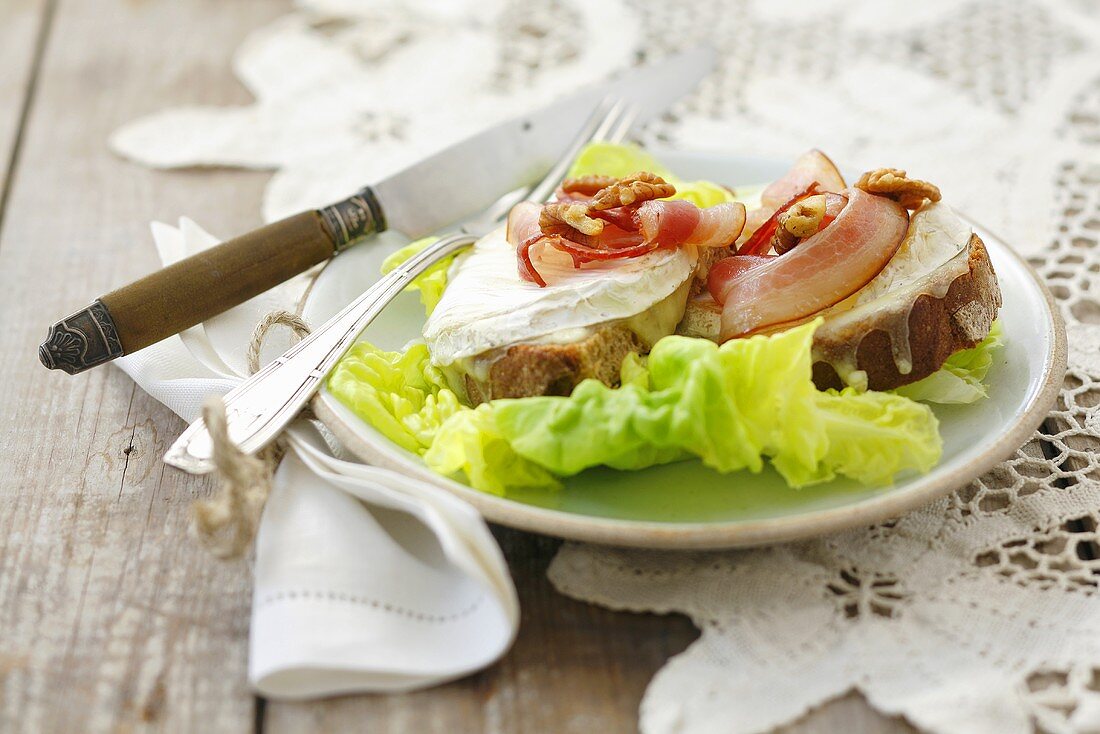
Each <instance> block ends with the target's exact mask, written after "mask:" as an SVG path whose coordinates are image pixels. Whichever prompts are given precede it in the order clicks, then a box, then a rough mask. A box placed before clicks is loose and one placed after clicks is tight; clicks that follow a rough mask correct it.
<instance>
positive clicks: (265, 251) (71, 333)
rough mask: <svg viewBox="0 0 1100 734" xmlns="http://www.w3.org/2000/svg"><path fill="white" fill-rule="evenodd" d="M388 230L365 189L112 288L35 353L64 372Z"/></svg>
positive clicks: (119, 352)
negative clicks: (119, 286)
mask: <svg viewBox="0 0 1100 734" xmlns="http://www.w3.org/2000/svg"><path fill="white" fill-rule="evenodd" d="M383 229H385V221H384V220H383V218H382V213H381V210H380V208H379V206H378V203H377V201H376V200H375V198H374V195H373V194H372V193H371V191H370V189H369V188H367V189H363V190H362V191H360V192H358V193H357V194H355V195H353V196H350V197H348V198H347V199H345V200H343V201H340V202H337V203H335V204H331V205H329V206H326V207H324V208H322V209H318V210H313V211H308V212H302V213H301V214H295V215H294V216H291V217H287V218H286V219H283V220H280V221H278V222H273V223H272V224H268V225H265V226H263V227H261V228H259V229H257V230H254V231H252V232H249V233H248V234H244V235H241V236H240V237H235V238H234V239H231V240H227V241H226V242H223V243H222V244H220V245H217V246H216V247H212V248H210V249H209V250H205V251H203V252H199V253H196V254H194V255H192V256H191V257H188V258H186V259H184V260H180V261H179V262H177V263H174V264H172V265H169V266H168V267H166V268H163V269H162V270H158V271H157V272H155V273H152V274H150V275H147V276H146V277H144V278H142V279H140V280H137V281H134V282H133V283H130V284H129V285H126V286H123V287H122V288H119V289H118V290H115V291H111V292H110V293H108V294H107V295H105V296H103V297H101V298H99V299H97V300H96V301H95V302H94V303H92V305H90V306H88V307H87V308H84V309H81V310H80V311H77V312H76V313H74V314H73V315H71V316H69V317H68V318H65V319H62V320H61V321H59V322H57V323H56V324H54V325H53V326H51V327H50V331H49V334H48V336H47V338H46V341H44V342H43V343H42V345H41V346H40V347H39V348H38V357H39V359H40V360H41V361H42V364H44V365H45V366H46V367H49V368H50V369H61V370H64V371H66V372H68V373H69V374H76V373H77V372H83V371H84V370H86V369H89V368H91V367H95V366H96V365H100V364H104V363H105V362H109V361H111V360H113V359H116V358H118V357H121V356H123V355H124V354H132V353H133V352H136V351H137V350H139V349H142V348H143V347H147V346H149V345H150V344H154V343H155V342H158V341H160V340H162V339H166V338H168V337H170V336H172V335H174V334H178V333H180V332H181V331H183V330H184V329H187V328H190V327H192V326H194V325H195V324H198V323H201V322H202V321H205V320H206V319H209V318H211V317H213V316H216V315H217V314H219V313H222V312H224V311H227V310H229V309H230V308H233V307H234V306H237V305H239V304H241V303H244V302H245V301H247V300H248V299H250V298H253V297H255V296H258V295H259V294H261V293H263V292H264V291H266V290H268V289H270V288H273V287H274V286H276V285H278V284H280V283H283V282H285V281H287V280H290V279H291V278H293V277H294V276H295V275H298V274H300V273H303V272H305V271H306V270H308V269H309V268H311V267H313V266H314V265H317V264H318V263H321V262H324V261H325V260H327V259H329V258H330V257H332V256H333V255H334V254H336V253H338V252H340V251H342V250H344V249H346V248H348V247H349V246H351V245H352V244H354V243H355V242H356V241H358V240H360V239H362V238H363V237H366V236H368V235H371V234H374V233H375V232H380V231H382V230H383Z"/></svg>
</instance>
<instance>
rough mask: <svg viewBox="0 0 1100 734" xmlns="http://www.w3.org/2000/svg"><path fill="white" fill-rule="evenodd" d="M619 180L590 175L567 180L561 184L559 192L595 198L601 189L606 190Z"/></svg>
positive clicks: (594, 174)
mask: <svg viewBox="0 0 1100 734" xmlns="http://www.w3.org/2000/svg"><path fill="white" fill-rule="evenodd" d="M618 180H619V179H617V178H615V177H614V176H601V175H599V174H596V173H590V174H588V175H587V176H579V177H577V178H567V179H565V180H564V181H562V182H561V190H562V191H564V192H565V193H567V194H580V195H581V196H595V195H596V194H597V193H599V192H600V190H601V189H606V188H607V187H608V186H610V185H612V184H613V183H615V182H616V181H618Z"/></svg>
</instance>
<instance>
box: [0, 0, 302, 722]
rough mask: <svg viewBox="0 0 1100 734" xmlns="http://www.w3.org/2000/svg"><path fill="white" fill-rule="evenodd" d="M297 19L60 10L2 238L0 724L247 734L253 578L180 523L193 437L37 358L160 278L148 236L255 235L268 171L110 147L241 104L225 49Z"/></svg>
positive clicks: (252, 8) (162, 6)
mask: <svg viewBox="0 0 1100 734" xmlns="http://www.w3.org/2000/svg"><path fill="white" fill-rule="evenodd" d="M5 7H7V6H5ZM286 9H287V3H286V2H282V1H280V2H260V1H258V0H236V1H235V2H233V3H222V2H218V1H217V0H205V1H202V2H195V1H193V2H169V1H164V2H142V3H137V2H123V1H121V0H112V1H110V2H97V3H90V2H86V1H85V0H63V1H62V2H60V3H59V4H58V6H57V7H56V9H55V11H54V12H53V16H52V23H51V27H50V28H49V32H48V35H47V43H46V45H45V47H44V54H43V59H42V62H41V66H40V68H39V71H38V74H37V77H36V88H35V91H34V94H33V95H32V96H31V97H30V99H31V105H30V107H29V109H28V111H27V114H26V115H24V116H23V117H25V120H26V122H25V127H24V128H23V130H22V133H21V151H20V155H19V158H18V166H17V168H16V170H15V171H14V172H13V175H12V177H11V191H10V194H9V196H8V200H7V205H6V209H5V211H4V213H3V214H4V218H3V229H2V230H0V313H2V314H3V316H4V322H5V327H6V333H5V337H6V338H5V341H4V346H3V349H2V352H0V374H2V375H3V377H4V389H5V405H4V410H3V413H2V418H0V446H3V447H4V449H5V450H4V451H3V453H2V455H0V729H5V730H10V731H16V730H18V731H118V730H123V731H133V730H141V729H145V728H156V729H166V730H172V731H242V730H247V729H250V728H252V726H253V720H254V700H253V698H252V696H251V695H250V694H249V692H248V690H247V684H246V681H245V656H246V637H247V626H248V615H249V591H250V589H249V585H250V580H249V573H248V570H247V568H246V566H245V565H244V564H236V565H227V564H221V563H219V562H217V561H214V560H212V559H210V558H208V557H207V556H206V555H204V554H202V553H200V552H197V551H196V549H195V547H194V545H193V544H192V542H191V541H190V539H189V538H188V536H187V532H186V526H187V508H188V506H189V504H190V503H191V501H192V500H193V499H194V498H195V497H197V496H199V495H203V494H206V493H208V492H209V491H210V489H211V486H210V484H209V483H207V482H201V481H196V480H194V479H193V478H191V477H187V476H184V475H182V474H180V473H178V472H175V471H174V470H170V469H166V468H165V467H164V466H163V465H162V464H161V463H160V454H161V453H162V452H163V451H164V450H165V449H166V448H167V443H168V441H170V439H171V438H172V437H173V436H174V435H175V434H176V433H177V432H178V431H179V430H180V429H181V428H182V422H181V421H180V420H179V419H178V418H176V417H175V416H174V415H172V414H171V413H170V412H169V411H168V410H166V409H165V408H163V407H161V406H160V405H159V404H158V403H156V402H155V401H154V400H152V399H151V398H149V397H148V396H146V395H145V394H144V393H142V392H141V391H140V390H137V389H136V388H135V387H134V385H133V383H132V382H131V381H130V380H129V378H127V377H126V376H125V375H123V374H122V373H121V372H120V371H118V370H117V369H114V368H103V369H99V370H96V371H93V372H91V373H89V374H86V375H81V376H79V377H76V378H73V377H68V376H66V375H63V374H60V373H57V372H48V371H46V370H45V369H43V368H42V367H41V365H39V364H37V363H36V359H35V355H36V350H37V343H38V342H39V341H40V340H41V338H42V337H43V336H44V334H45V327H46V326H47V324H48V323H49V322H51V321H53V320H54V319H55V318H57V317H59V316H62V315H64V314H66V313H68V312H70V311H72V310H74V309H75V308H77V307H80V306H82V305H84V304H85V302H86V301H87V300H88V299H89V298H90V297H93V296H95V295H97V294H98V293H101V292H103V291H106V290H108V289H109V288H110V287H111V286H113V285H117V284H120V283H122V282H125V281H127V280H129V279H132V278H134V277H136V276H138V275H140V274H142V273H143V272H146V271H148V270H150V269H152V268H153V267H155V265H156V261H155V255H154V250H153V248H152V246H151V242H150V236H149V233H148V221H149V220H150V219H152V218H160V219H166V220H169V221H173V220H174V219H175V218H176V217H178V216H179V214H181V213H183V212H187V213H191V214H198V213H205V214H206V216H205V217H204V218H203V223H204V224H205V225H206V226H207V227H209V228H210V229H212V230H213V231H214V232H218V233H230V232H234V231H244V230H246V229H248V228H251V227H254V226H256V225H257V224H258V223H259V221H258V216H257V212H258V208H259V194H260V190H261V186H262V184H263V182H264V179H265V178H266V177H265V176H263V175H261V174H242V173H236V172H214V173H210V172H206V173H202V174H196V173H187V174H179V173H175V174H172V173H157V172H151V171H147V170H145V169H142V168H140V167H138V166H135V165H133V164H130V163H126V162H124V161H121V160H119V159H118V158H116V157H115V156H113V155H112V154H111V153H109V152H108V150H107V149H106V147H105V144H104V141H105V139H106V137H107V135H108V133H110V131H111V130H113V129H114V128H116V127H117V126H118V125H120V124H122V123H124V122H126V121H129V120H131V119H133V118H134V117H136V116H139V115H142V114H146V113H148V112H151V111H154V110H157V109H161V108H163V107H166V106H169V105H178V104H184V103H191V104H194V103H208V104H238V103H245V102H247V101H248V96H247V94H246V93H245V92H244V90H243V89H242V88H241V87H240V86H239V85H238V84H237V83H236V82H234V81H233V80H232V78H231V76H230V75H229V74H228V73H226V67H227V64H228V61H229V56H230V52H231V50H232V49H233V48H235V47H236V46H237V45H238V44H239V43H240V41H241V40H242V39H243V38H244V36H245V34H246V33H247V31H248V30H250V29H252V28H255V27H256V26H258V25H261V24H262V23H264V22H266V21H267V20H268V19H270V18H272V17H274V16H277V15H279V14H281V13H283V12H285V11H286ZM5 30H6V28H5Z"/></svg>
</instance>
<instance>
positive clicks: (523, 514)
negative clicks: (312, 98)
mask: <svg viewBox="0 0 1100 734" xmlns="http://www.w3.org/2000/svg"><path fill="white" fill-rule="evenodd" d="M678 152H682V153H688V154H696V153H698V151H678ZM726 155H729V154H726ZM731 157H734V156H731ZM968 221H969V220H968ZM975 227H976V228H977V229H981V230H984V231H985V232H986V233H988V234H989V235H991V236H992V237H993V238H995V239H996V240H998V244H999V245H1001V246H1003V247H1002V249H1003V250H1004V251H1005V252H1006V253H1007V255H1008V256H1010V257H1011V258H1012V259H1013V260H1014V261H1015V263H1016V265H1018V266H1020V267H1021V268H1022V269H1023V271H1024V272H1026V273H1027V275H1028V277H1029V278H1030V279H1031V281H1032V283H1033V284H1034V285H1035V286H1036V287H1037V288H1038V290H1039V293H1040V294H1042V296H1043V301H1044V303H1045V305H1046V314H1045V315H1046V324H1045V325H1044V326H1045V329H1044V332H1045V333H1047V334H1049V335H1050V336H1051V348H1050V349H1049V350H1048V353H1047V355H1046V359H1045V360H1044V364H1043V370H1042V377H1041V381H1040V384H1039V388H1038V390H1037V391H1036V392H1035V394H1034V395H1033V396H1032V399H1031V400H1030V402H1029V403H1028V404H1027V405H1026V406H1025V408H1024V410H1023V411H1021V412H1020V413H1019V414H1018V416H1017V417H1016V419H1015V420H1014V422H1013V423H1012V424H1011V425H1010V426H1009V427H1008V428H1007V429H1006V430H1005V431H1003V432H1001V434H1000V435H999V436H998V437H997V439H996V440H995V441H994V442H993V443H992V444H991V445H990V446H989V447H987V448H986V449H985V450H984V451H983V452H982V453H980V454H979V455H977V456H975V457H973V458H971V459H970V460H969V461H967V462H966V463H964V464H962V465H960V466H958V467H956V468H955V469H953V470H951V471H949V472H947V473H946V474H944V475H942V476H940V477H938V478H936V479H933V480H930V481H928V482H924V483H922V484H918V485H917V486H914V487H912V488H911V489H907V490H902V491H886V492H883V493H881V494H878V495H875V496H873V497H869V498H867V499H865V500H863V501H860V502H858V503H856V504H851V505H843V506H840V507H832V508H826V509H819V510H812V511H809V512H805V513H800V514H796V515H788V516H784V517H773V518H763V519H754V520H736V521H720V522H675V523H665V522H658V521H650V520H620V519H614V518H606V517H599V516H595V515H582V514H577V513H572V512H564V511H561V510H555V509H551V508H545V507H538V506H535V505H528V504H525V503H522V502H517V501H515V500H510V499H508V498H506V497H501V496H497V495H492V494H488V493H485V492H481V491H478V490H476V489H473V488H471V487H468V486H466V485H464V484H462V483H460V482H457V481H455V480H453V479H450V478H448V477H444V476H441V475H439V474H436V473H435V472H433V471H431V470H430V469H428V468H427V467H426V466H424V465H423V464H419V463H417V462H416V461H415V460H414V459H413V458H412V457H411V456H405V455H404V452H403V451H401V450H400V447H392V444H390V447H386V448H380V447H379V446H376V445H374V444H373V443H372V441H371V440H370V439H369V438H367V437H365V435H364V434H362V433H360V432H357V431H355V430H354V429H353V428H352V427H351V425H350V421H348V420H346V417H345V416H344V415H341V412H344V413H346V414H347V415H348V416H350V417H351V418H352V419H353V420H354V421H359V422H362V420H361V419H360V418H358V417H356V416H354V414H352V413H351V411H350V409H348V408H347V407H345V406H343V405H342V404H340V403H339V402H338V401H336V398H335V396H333V395H332V394H331V393H329V392H328V390H327V388H326V387H323V388H322V389H321V390H320V391H318V393H317V394H316V395H315V396H314V397H313V399H312V401H311V403H310V404H311V407H312V409H313V412H314V415H316V416H317V418H318V419H319V420H320V421H321V422H322V423H324V425H325V426H326V427H327V428H328V429H329V430H330V431H332V433H333V434H334V435H335V436H336V438H337V439H339V440H340V442H341V443H343V444H344V446H346V447H347V448H348V449H349V450H350V451H351V452H352V453H353V454H355V455H356V456H357V457H358V458H360V459H362V460H364V461H366V462H368V463H371V464H373V465H375V466H381V467H385V468H389V469H393V470H396V471H399V472H401V473H403V474H406V475H410V476H412V477H414V478H416V479H420V480H422V481H426V482H428V483H429V484H432V485H434V486H436V487H440V488H442V489H444V490H446V491H448V492H451V493H452V494H454V495H456V496H458V497H459V498H461V499H463V500H465V501H467V502H469V503H470V504H471V505H473V506H474V508H475V509H477V511H478V512H479V513H481V515H482V516H483V517H484V518H485V519H486V520H489V521H491V522H495V523H498V524H501V525H505V526H508V527H513V528H516V529H519V530H524V531H528V532H534V533H540V534H544V535H550V536H553V537H559V538H565V539H569V540H579V541H584V542H590V543H598V544H601V545H614V546H623V547H635V548H654V549H667V550H704V549H723V548H740V547H750V546H758V545H765V544H771V543H781V542H788V541H792V540H801V539H805V538H810V537H816V536H820V535H825V534H829V533H834V532H839V531H842V530H846V529H849V528H852V527H855V526H859V525H869V524H873V523H875V522H880V521H882V520H886V519H889V518H891V517H896V516H897V515H900V514H902V513H904V512H907V511H909V510H913V509H916V508H917V507H919V506H921V505H923V504H925V503H927V502H930V501H932V500H934V499H937V498H939V497H941V496H943V495H945V494H947V493H948V492H949V491H951V490H952V489H955V488H957V487H959V486H961V485H962V484H964V483H965V482H968V481H970V480H972V479H974V478H975V477H978V476H981V475H982V474H984V473H986V472H987V471H989V470H990V469H992V468H993V467H994V466H995V465H997V464H998V463H1000V462H1001V461H1003V460H1004V459H1006V458H1008V457H1009V456H1010V455H1011V454H1012V453H1013V452H1015V451H1016V450H1017V449H1018V448H1019V447H1020V446H1022V445H1023V444H1024V443H1025V442H1026V441H1027V439H1028V438H1029V437H1030V436H1031V434H1032V433H1033V432H1034V431H1035V429H1036V428H1038V427H1039V425H1040V424H1041V423H1042V421H1043V419H1044V418H1045V417H1046V415H1047V413H1048V411H1049V409H1050V406H1052V405H1053V404H1054V401H1055V399H1056V398H1057V395H1058V393H1059V391H1060V389H1061V386H1062V382H1063V378H1064V375H1065V372H1066V368H1067V359H1068V347H1067V341H1066V331H1065V324H1064V320H1063V318H1062V314H1061V310H1060V309H1059V307H1058V304H1057V302H1056V301H1055V300H1054V296H1053V294H1052V293H1051V291H1050V289H1049V288H1047V286H1046V284H1045V283H1044V282H1043V281H1042V278H1041V277H1040V276H1039V274H1038V273H1037V272H1036V271H1035V269H1034V268H1033V267H1032V266H1031V264H1030V263H1029V262H1028V261H1027V259H1026V258H1024V257H1023V256H1022V255H1020V254H1019V253H1018V252H1016V250H1015V249H1014V248H1013V247H1012V246H1011V245H1009V244H1008V243H1007V242H1006V241H1005V240H1004V238H1002V237H1000V236H998V235H997V234H996V233H994V232H992V231H990V230H989V228H987V227H982V226H980V225H977V224H975ZM326 267H327V266H326ZM310 291H312V287H311V288H310ZM307 297H308V294H307V296H303V298H302V299H301V305H302V306H304V305H305V303H306V299H307ZM379 438H380V440H381V441H386V442H387V443H390V442H388V440H387V439H385V438H384V437H381V436H379ZM393 449H396V450H393Z"/></svg>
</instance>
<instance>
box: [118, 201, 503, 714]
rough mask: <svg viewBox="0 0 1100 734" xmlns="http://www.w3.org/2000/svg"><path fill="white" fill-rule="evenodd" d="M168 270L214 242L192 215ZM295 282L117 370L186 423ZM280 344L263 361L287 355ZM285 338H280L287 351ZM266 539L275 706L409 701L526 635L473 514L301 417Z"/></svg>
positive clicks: (265, 620)
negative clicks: (391, 694) (357, 695)
mask: <svg viewBox="0 0 1100 734" xmlns="http://www.w3.org/2000/svg"><path fill="white" fill-rule="evenodd" d="M153 237H154V240H155V242H156V245H157V250H158V252H159V254H160V258H161V261H162V262H163V263H164V264H165V265H169V264H171V263H173V262H176V261H177V260H180V259H182V258H183V257H186V256H188V255H191V254H193V253H195V252H198V251H200V250H203V249H206V248H208V247H210V246H212V245H214V244H217V239H216V238H214V237H212V236H211V235H209V234H207V233H206V232H204V231H203V230H202V229H201V228H200V227H199V226H198V225H196V224H195V223H194V222H192V221H190V220H188V219H181V220H180V226H179V227H178V228H176V227H171V226H168V225H164V224H160V223H155V224H154V225H153ZM301 286H302V284H301V283H294V282H291V283H289V284H285V285H283V286H280V287H278V288H275V289H272V290H271V291H268V292H267V293H264V294H262V295H260V296H257V297H256V298H254V299H252V300H250V301H248V302H247V303H244V304H242V305H240V306H238V307H237V308H235V309H232V310H231V311H229V312H226V313H224V314H221V315H219V316H217V317H215V318H213V319H211V320H209V321H207V322H205V323H203V324H201V325H199V326H195V327H193V328H191V329H188V330H187V331H186V332H184V333H183V334H180V335H179V336H175V337H171V338H170V339H166V340H164V341H162V342H160V343H158V344H155V345H153V346H151V347H149V348H147V349H143V350H142V351H140V352H137V353H136V354H133V355H130V356H127V357H124V358H123V359H120V360H118V362H117V364H118V365H119V366H120V367H121V368H122V369H123V370H124V371H125V372H126V373H127V374H128V375H130V376H131V377H132V378H133V379H134V381H135V382H137V383H138V385H140V386H141V387H142V389H144V390H145V391H146V392H148V393H149V394H150V395H152V396H153V397H154V398H156V399H157V400H159V401H160V402H162V403H164V404H165V405H167V406H168V407H169V408H171V409H172V410H173V411H175V412H176V413H177V414H179V415H180V416H181V417H182V418H184V419H185V420H188V421H190V420H194V419H195V418H196V417H197V416H198V415H199V413H200V410H201V406H202V403H203V400H204V398H205V397H206V396H208V395H212V394H219V395H222V394H225V393H226V392H227V391H229V390H230V389H232V388H233V387H234V386H235V385H237V384H239V383H240V382H241V380H242V379H243V377H242V376H243V375H244V374H246V371H247V367H246V357H245V354H246V350H247V344H248V341H249V339H250V337H251V334H252V330H253V328H254V326H255V325H256V324H257V323H258V322H259V321H260V320H261V319H262V318H263V317H264V316H265V315H266V314H267V313H269V312H270V311H272V310H275V309H285V310H293V307H294V302H295V295H296V294H297V293H298V292H300V291H301ZM289 338H290V337H289V336H288V335H282V334H273V335H272V338H271V339H270V340H269V343H268V344H267V345H266V346H265V349H264V352H263V354H264V355H267V356H272V355H273V354H278V353H280V352H282V351H283V350H284V349H286V348H287V347H288V346H289V344H290V342H289ZM280 340H281V341H280ZM287 435H288V439H289V441H288V442H289V445H290V448H289V450H288V451H287V454H286V456H285V458H284V459H283V461H282V463H281V465H280V466H279V468H278V469H277V471H276V472H275V477H274V480H273V483H272V488H271V493H270V495H269V496H268V500H267V505H266V506H265V508H264V512H263V515H262V517H261V520H260V527H259V531H258V534H257V537H256V566H255V584H254V589H253V596H252V626H251V631H250V636H249V682H250V683H251V684H252V686H253V687H254V688H255V689H256V691H257V692H259V693H260V694H262V695H264V696H268V697H273V698H286V699H292V698H310V697H317V696H327V695H334V694H339V693H352V692H363V691H404V690H411V689H415V688H422V687H426V686H430V685H434V684H437V683H441V682H444V681H447V680H451V679H454V678H458V677H461V676H463V675H466V674H468V673H472V672H474V671H476V670H479V669H481V668H483V667H485V666H487V665H489V664H491V663H492V662H494V661H495V660H497V659H498V658H499V657H500V656H501V655H503V654H504V652H505V651H506V650H507V649H508V647H509V646H510V645H511V643H512V640H513V639H514V638H515V634H516V630H517V628H518V626H519V605H518V602H517V600H516V592H515V587H514V586H513V584H512V580H511V577H510V576H509V574H508V567H507V565H506V564H505V561H504V557H503V555H502V554H501V552H500V548H499V547H498V546H497V544H496V542H495V541H494V539H493V536H492V535H491V534H490V532H489V529H488V527H487V526H486V525H485V522H484V521H483V520H482V519H481V517H480V516H479V515H478V514H477V512H476V511H475V510H474V509H473V507H471V506H470V505H468V504H466V503H465V502H463V501H461V500H459V499H458V498H456V497H454V496H453V495H451V494H449V493H447V492H445V491H443V490H441V489H439V488H437V487H434V486H432V485H430V484H426V483H424V482H421V481H418V480H414V479H411V478H409V477H406V476H404V475H402V474H399V473H397V472H393V471H390V470H385V469H379V468H376V467H370V466H366V465H363V464H360V463H356V462H354V461H348V460H346V457H345V452H344V451H343V450H342V449H341V447H339V445H338V444H336V443H335V442H334V439H332V437H331V436H327V435H323V434H322V433H321V432H320V430H319V429H318V428H317V427H316V426H315V425H313V424H311V423H309V422H307V421H298V422H296V423H295V424H294V425H292V426H291V427H290V429H289V430H288V433H287Z"/></svg>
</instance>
